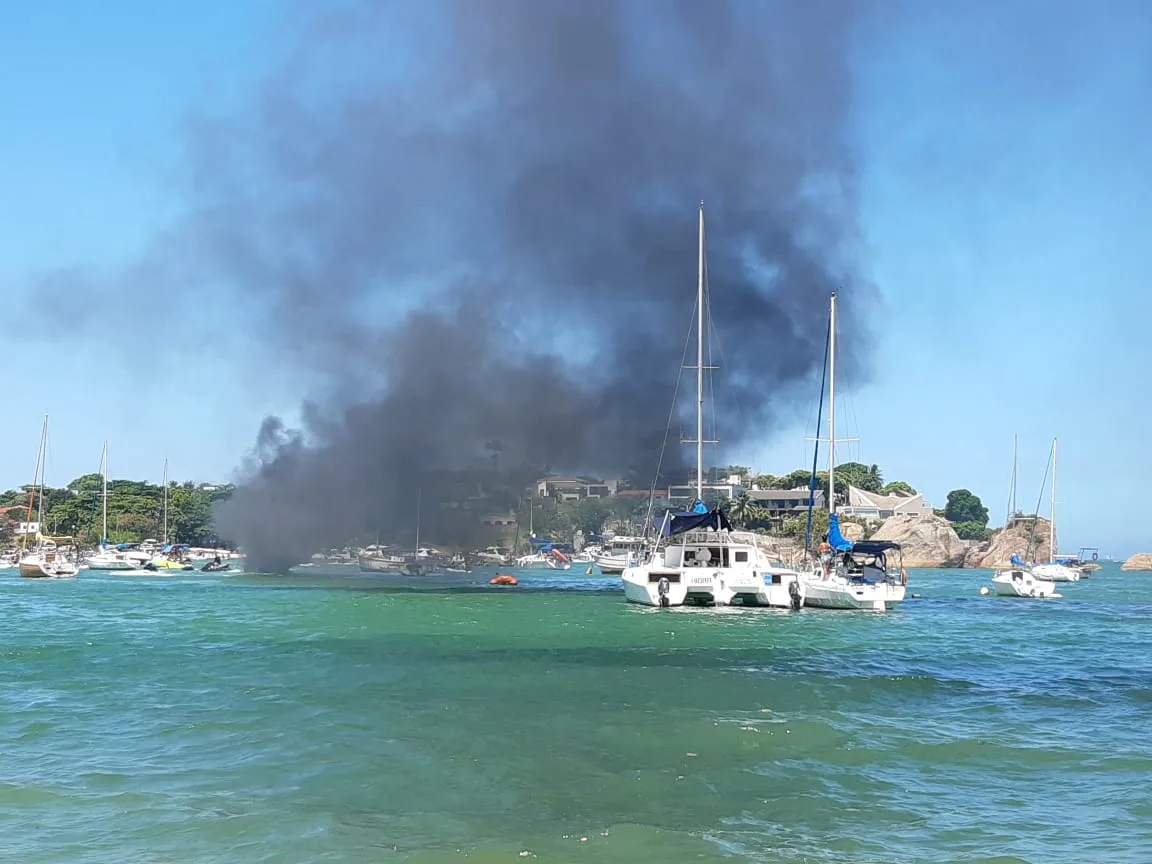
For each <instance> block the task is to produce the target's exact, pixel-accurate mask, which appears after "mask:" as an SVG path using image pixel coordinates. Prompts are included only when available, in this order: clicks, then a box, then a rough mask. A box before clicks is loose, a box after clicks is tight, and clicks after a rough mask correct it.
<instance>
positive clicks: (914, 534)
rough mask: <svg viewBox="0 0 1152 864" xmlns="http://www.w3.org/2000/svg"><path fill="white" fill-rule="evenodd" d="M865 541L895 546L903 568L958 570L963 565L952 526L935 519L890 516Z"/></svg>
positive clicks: (960, 550) (962, 549)
mask: <svg viewBox="0 0 1152 864" xmlns="http://www.w3.org/2000/svg"><path fill="white" fill-rule="evenodd" d="M869 539H871V540H892V541H895V542H896V543H899V544H900V547H901V551H902V557H903V562H904V566H905V567H958V566H960V565H961V564H962V563H963V562H964V552H965V547H964V544H963V542H961V540H960V538H959V537H957V536H956V532H955V531H953V530H952V523H951V522H949V521H948V520H947V519H942V518H940V517H939V516H922V517H920V518H919V519H910V518H908V517H907V516H893V517H891V518H890V519H886V520H884V524H883V525H881V526H880V529H879V530H878V531H877V532H876V533H875V534H873V535H872V537H871V538H869Z"/></svg>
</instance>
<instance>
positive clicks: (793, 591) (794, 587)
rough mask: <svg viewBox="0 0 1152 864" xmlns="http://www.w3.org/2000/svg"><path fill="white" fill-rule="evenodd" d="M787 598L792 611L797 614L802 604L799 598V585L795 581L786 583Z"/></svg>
mask: <svg viewBox="0 0 1152 864" xmlns="http://www.w3.org/2000/svg"><path fill="white" fill-rule="evenodd" d="M788 598H789V600H790V601H791V603H792V611H793V612H799V611H800V604H801V602H802V600H801V597H800V583H799V582H797V581H796V580H795V579H793V580H792V581H791V582H789V583H788Z"/></svg>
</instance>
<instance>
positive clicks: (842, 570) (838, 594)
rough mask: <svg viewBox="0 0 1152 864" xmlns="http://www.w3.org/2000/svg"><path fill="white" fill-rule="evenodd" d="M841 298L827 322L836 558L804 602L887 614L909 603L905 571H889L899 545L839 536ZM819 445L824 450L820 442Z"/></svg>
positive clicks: (818, 570) (812, 580) (831, 532)
mask: <svg viewBox="0 0 1152 864" xmlns="http://www.w3.org/2000/svg"><path fill="white" fill-rule="evenodd" d="M836 300H837V295H836V294H835V293H833V294H832V299H831V304H830V308H829V320H828V544H829V545H830V546H831V547H832V556H831V558H830V560H826V561H824V562H822V563H820V564H818V565H817V566H816V567H815V568H814V569H813V570H812V571H811V573H810V574H809V575H808V578H807V579H806V580H805V596H804V604H805V605H806V606H814V607H816V608H818V609H873V610H875V611H878V612H883V611H885V610H887V609H891V608H892V607H894V606H896V605H898V604H900V603H903V602H904V593H905V586H906V584H907V576H906V575H905V571H904V568H903V567H900V568H899V574H900V575H899V577H896V576H893V575H892V574H891V573H889V572H888V558H887V556H888V554H889V553H890V552H895V553H897V555H899V554H900V544H899V543H895V542H892V541H890V540H880V541H876V540H872V541H868V540H859V541H856V542H853V541H851V540H847V539H845V537H844V536H843V535H842V534H841V533H840V520H839V518H838V517H837V516H836V495H835V490H836ZM816 446H817V447H819V446H820V444H819V441H817V443H816ZM809 507H811V505H809Z"/></svg>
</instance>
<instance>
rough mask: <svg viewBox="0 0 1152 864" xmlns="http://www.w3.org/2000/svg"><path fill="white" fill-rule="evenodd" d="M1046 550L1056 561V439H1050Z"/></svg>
mask: <svg viewBox="0 0 1152 864" xmlns="http://www.w3.org/2000/svg"><path fill="white" fill-rule="evenodd" d="M1048 548H1049V550H1051V553H1052V557H1051V560H1052V561H1055V560H1056V439H1055V438H1053V439H1052V500H1051V502H1050V503H1049V505H1048Z"/></svg>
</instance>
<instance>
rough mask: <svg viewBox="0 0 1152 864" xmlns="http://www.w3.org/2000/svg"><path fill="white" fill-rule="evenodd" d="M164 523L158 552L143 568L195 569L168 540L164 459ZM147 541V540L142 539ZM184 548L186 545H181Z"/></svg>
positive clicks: (166, 475)
mask: <svg viewBox="0 0 1152 864" xmlns="http://www.w3.org/2000/svg"><path fill="white" fill-rule="evenodd" d="M163 486H164V504H163V514H164V517H163V518H164V524H163V526H162V527H161V529H160V537H161V540H160V552H159V554H157V555H155V556H154V557H153V558H152V560H151V561H149V562H148V563H147V564H145V565H144V569H146V570H152V571H159V570H195V569H196V568H195V567H193V566H192V565H191V564H190V563H189V562H187V561H185V560H184V559H183V557H182V554H181V549H180V548H177V547H175V546H173V545H172V544H171V543H169V542H168V460H167V459H165V460H164V479H163ZM144 542H145V543H148V541H144ZM183 548H184V550H186V549H187V547H183Z"/></svg>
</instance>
